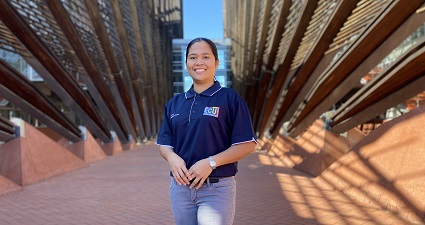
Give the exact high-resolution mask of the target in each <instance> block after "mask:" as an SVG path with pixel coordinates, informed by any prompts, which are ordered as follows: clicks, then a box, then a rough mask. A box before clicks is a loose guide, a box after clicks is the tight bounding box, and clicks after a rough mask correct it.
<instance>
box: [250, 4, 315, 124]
mask: <svg viewBox="0 0 425 225" xmlns="http://www.w3.org/2000/svg"><path fill="white" fill-rule="evenodd" d="M310 2H316V1H310ZM307 4H308V3H307ZM290 6H291V2H290V1H284V2H283V3H282V7H281V8H280V10H279V12H280V15H279V18H278V22H277V23H276V30H275V31H274V33H273V36H272V38H271V41H270V43H269V45H270V52H269V53H268V58H267V61H266V62H264V63H265V65H263V66H264V68H263V70H262V74H261V76H260V88H259V89H260V92H257V98H256V101H255V111H254V118H253V126H254V130H255V131H259V130H260V125H261V121H260V120H261V112H262V110H263V108H264V104H265V102H266V97H267V92H268V90H269V88H270V81H271V79H272V70H273V65H274V61H275V59H276V54H277V52H278V49H279V44H280V42H281V39H282V34H283V32H284V31H285V24H286V21H287V20H288V15H289V9H290Z"/></svg>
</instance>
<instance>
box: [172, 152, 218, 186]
mask: <svg viewBox="0 0 425 225" xmlns="http://www.w3.org/2000/svg"><path fill="white" fill-rule="evenodd" d="M169 163H170V170H171V173H172V174H173V177H174V179H175V180H176V182H177V184H179V185H190V187H189V188H190V189H192V188H193V187H196V189H199V188H201V186H202V184H203V183H204V182H205V180H206V179H207V178H208V176H209V175H210V174H211V172H212V168H211V167H210V165H209V160H208V158H205V159H202V160H199V161H198V162H196V163H195V164H193V166H191V167H190V168H189V169H187V168H186V163H185V161H184V160H183V159H182V158H181V157H180V156H178V155H174V157H173V158H172V159H169ZM191 181H192V182H191Z"/></svg>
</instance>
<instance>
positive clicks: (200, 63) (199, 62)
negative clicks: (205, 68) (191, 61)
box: [195, 60, 204, 65]
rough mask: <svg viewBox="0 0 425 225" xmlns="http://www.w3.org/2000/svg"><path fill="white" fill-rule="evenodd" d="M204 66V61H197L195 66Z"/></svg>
mask: <svg viewBox="0 0 425 225" xmlns="http://www.w3.org/2000/svg"><path fill="white" fill-rule="evenodd" d="M202 64H204V62H203V61H202V60H197V61H196V63H195V65H202Z"/></svg>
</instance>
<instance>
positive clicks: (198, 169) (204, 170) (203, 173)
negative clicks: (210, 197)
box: [189, 158, 212, 189]
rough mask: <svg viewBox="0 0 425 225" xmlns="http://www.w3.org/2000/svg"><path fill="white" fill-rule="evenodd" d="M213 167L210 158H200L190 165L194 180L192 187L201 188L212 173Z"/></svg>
mask: <svg viewBox="0 0 425 225" xmlns="http://www.w3.org/2000/svg"><path fill="white" fill-rule="evenodd" d="M211 172H212V168H211V166H210V163H209V160H208V158H206V159H202V160H199V161H198V162H196V163H195V164H194V165H193V166H191V167H190V169H189V173H190V174H191V175H192V177H193V182H192V184H190V188H193V187H195V185H198V186H196V189H199V188H201V186H202V184H204V182H205V180H206V179H207V178H208V176H209V175H210V174H211Z"/></svg>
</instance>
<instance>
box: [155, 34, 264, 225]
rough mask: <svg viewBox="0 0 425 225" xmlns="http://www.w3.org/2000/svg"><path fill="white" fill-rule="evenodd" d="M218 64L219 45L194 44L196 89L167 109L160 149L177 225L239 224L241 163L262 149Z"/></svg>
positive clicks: (191, 63)
mask: <svg viewBox="0 0 425 225" xmlns="http://www.w3.org/2000/svg"><path fill="white" fill-rule="evenodd" d="M218 64H219V60H218V53H217V47H216V45H215V44H214V42H212V41H211V40H209V39H207V38H196V39H193V40H192V41H191V42H190V43H189V44H188V46H187V49H186V69H187V70H188V72H189V74H190V76H191V77H192V80H193V85H192V87H191V88H190V89H189V90H188V91H187V92H186V93H182V94H180V95H177V96H174V97H172V98H171V99H170V100H169V101H168V102H167V104H166V105H165V109H164V118H163V122H162V125H161V128H160V131H159V134H158V139H157V144H158V145H159V146H160V147H159V149H160V154H161V156H162V157H163V158H164V159H165V160H167V161H168V163H169V165H170V171H171V172H170V174H171V185H170V199H171V205H172V209H173V214H174V219H175V221H176V224H177V225H180V224H193V225H195V224H217V225H218V224H220V225H223V224H232V223H233V219H234V215H235V198H236V180H235V175H236V173H237V161H238V160H240V159H241V158H243V157H244V156H246V155H248V154H249V153H251V152H252V151H253V150H254V148H255V146H256V144H257V141H256V139H255V135H254V132H253V129H252V124H251V119H250V116H249V110H248V107H247V105H246V103H245V101H244V100H243V98H242V97H241V96H239V95H238V94H237V93H236V92H235V91H234V90H233V89H230V88H225V87H222V86H221V85H220V83H219V82H218V81H215V79H214V77H215V73H216V69H217V67H218Z"/></svg>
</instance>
